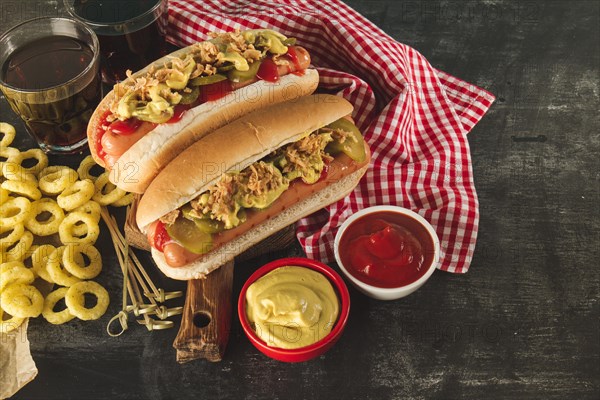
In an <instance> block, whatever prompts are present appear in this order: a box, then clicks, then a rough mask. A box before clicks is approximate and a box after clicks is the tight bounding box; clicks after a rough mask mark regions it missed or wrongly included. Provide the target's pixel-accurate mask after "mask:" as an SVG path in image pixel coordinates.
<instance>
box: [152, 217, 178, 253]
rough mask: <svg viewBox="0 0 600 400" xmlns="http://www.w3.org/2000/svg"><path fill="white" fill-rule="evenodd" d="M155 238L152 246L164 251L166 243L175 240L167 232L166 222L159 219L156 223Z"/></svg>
mask: <svg viewBox="0 0 600 400" xmlns="http://www.w3.org/2000/svg"><path fill="white" fill-rule="evenodd" d="M153 239H154V240H153V241H154V243H153V244H152V247H154V248H155V249H157V250H159V251H164V249H165V245H166V244H167V243H171V242H172V241H173V239H171V237H170V236H169V233H168V232H167V228H165V224H163V223H162V222H161V221H158V222H157V224H156V228H155V230H154V237H153Z"/></svg>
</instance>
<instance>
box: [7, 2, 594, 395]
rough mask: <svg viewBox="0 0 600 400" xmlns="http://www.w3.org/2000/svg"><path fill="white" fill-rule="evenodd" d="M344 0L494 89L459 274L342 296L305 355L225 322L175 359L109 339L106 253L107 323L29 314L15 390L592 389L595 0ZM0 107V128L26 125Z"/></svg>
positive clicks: (13, 8) (41, 5) (480, 135)
mask: <svg viewBox="0 0 600 400" xmlns="http://www.w3.org/2000/svg"><path fill="white" fill-rule="evenodd" d="M56 3H57V2H56V1H6V0H3V1H2V3H0V26H1V27H2V28H0V29H2V30H5V29H7V28H8V26H10V25H12V24H14V23H16V22H17V21H20V20H24V19H27V18H30V17H35V16H38V15H56V14H62V10H61V8H62V5H59V6H56ZM60 3H61V4H62V2H60ZM348 3H349V4H351V5H352V6H353V7H355V8H356V9H357V10H358V11H359V12H361V13H362V14H364V15H365V16H367V17H368V18H369V19H370V20H372V21H373V22H375V23H376V24H377V25H379V26H380V27H382V28H383V29H384V30H385V31H386V32H388V33H389V34H391V35H392V36H393V37H394V38H396V39H397V40H399V41H401V42H404V43H406V44H408V45H411V46H413V47H414V48H416V49H417V50H419V51H420V52H421V53H423V54H424V55H425V56H426V57H427V58H428V59H429V61H430V62H431V63H432V64H433V65H434V66H436V67H438V68H440V69H442V70H444V71H447V72H449V73H451V74H454V75H456V76H458V77H461V78H463V79H465V80H467V81H470V82H472V83H474V84H476V85H480V86H482V87H484V88H486V89H488V90H490V91H491V92H493V93H494V94H495V95H496V96H497V101H496V103H495V104H494V105H493V107H492V108H491V110H490V112H489V113H488V115H487V116H486V117H485V118H484V119H483V120H482V121H481V122H480V123H479V124H478V125H477V126H476V127H475V129H474V130H473V131H472V132H471V133H470V134H469V141H470V146H471V152H472V156H473V169H474V173H475V182H476V186H477V190H478V194H479V201H480V211H481V222H480V230H479V239H478V244H477V248H476V251H475V257H474V260H473V264H472V266H471V270H470V271H469V272H468V273H467V274H466V275H462V276H458V275H451V274H448V273H443V272H436V273H435V274H434V275H433V277H432V278H431V280H430V281H429V282H428V284H427V285H426V286H425V287H423V288H422V289H421V290H419V291H418V292H416V293H415V294H413V295H411V296H409V297H407V298H405V299H403V300H399V301H393V302H380V301H375V300H371V299H369V298H366V297H364V296H362V295H360V294H359V293H357V292H356V291H354V290H351V296H352V312H351V316H350V320H349V323H348V326H347V329H346V331H345V333H344V335H343V337H342V338H341V340H340V341H339V342H338V344H337V345H336V346H335V347H334V348H333V349H332V350H331V351H330V352H328V353H327V354H326V355H325V356H323V357H321V358H318V359H316V360H313V361H310V362H307V363H302V364H283V363H279V362H276V361H273V360H270V359H267V358H266V357H264V356H263V355H262V354H260V353H259V352H258V351H257V350H255V349H254V348H253V347H252V345H251V344H250V342H249V341H248V340H247V339H246V337H245V336H244V334H243V332H242V331H241V328H240V325H239V322H238V320H237V318H234V321H233V324H232V332H231V337H230V342H229V347H228V349H227V353H226V355H225V359H224V360H223V361H222V362H220V363H209V362H205V361H195V362H192V363H189V364H185V365H178V364H177V363H176V362H175V352H174V349H173V348H172V347H171V344H172V342H173V339H174V337H175V334H176V332H177V330H176V329H172V330H168V331H157V332H152V333H150V332H147V331H146V330H145V329H144V328H143V327H141V326H136V325H132V327H131V329H130V330H129V331H128V332H127V333H126V334H124V335H123V336H121V337H120V338H116V339H115V338H111V337H109V336H107V335H106V333H105V331H104V329H105V325H106V323H107V321H108V319H109V318H110V316H112V315H114V314H115V313H116V312H117V311H118V309H119V301H120V300H119V299H120V287H121V281H120V274H119V273H118V271H117V263H116V259H115V258H114V257H113V256H111V254H112V251H111V248H110V246H109V245H108V244H106V245H105V246H104V247H103V248H102V251H103V252H104V254H105V255H104V256H105V264H106V268H105V271H106V272H103V275H102V278H101V279H100V281H101V282H102V283H103V284H105V285H106V286H107V287H108V288H109V290H110V292H111V296H112V299H113V302H112V304H111V307H110V309H109V311H108V313H107V314H106V316H105V317H104V318H102V319H101V320H99V321H96V322H88V323H80V322H71V323H69V324H66V325H63V326H57V327H55V326H51V325H50V324H48V323H46V322H45V321H44V320H43V319H41V318H40V319H37V320H34V321H32V322H31V325H30V329H29V338H30V341H31V348H32V353H33V357H34V359H35V361H36V363H37V366H38V368H39V376H38V377H37V378H36V379H35V381H33V382H32V383H30V384H29V385H27V386H26V387H25V388H24V389H23V390H21V391H20V392H19V393H18V394H17V395H16V396H15V398H19V399H183V398H209V399H212V398H232V399H238V398H248V399H262V398H275V399H277V398H286V399H288V398H289V399H292V398H298V399H300V398H304V399H306V398H310V399H317V398H323V399H352V398H356V399H388V398H434V399H458V398H468V399H478V398H489V399H505V398H524V399H542V398H543V399H565V398H571V399H598V398H599V397H600V378H599V377H600V360H599V352H600V349H599V347H600V338H599V324H598V321H599V305H598V297H599V295H598V291H599V273H598V271H599V270H598V260H599V259H600V254H599V253H600V252H599V247H600V240H599V232H600V208H599V207H600V199H599V194H600V185H599V172H600V168H599V167H600V165H599V161H598V160H599V154H600V136H599V132H600V124H599V116H598V110H599V109H600V107H599V106H600V104H599V91H600V84H599V73H600V69H599V57H600V51H599V43H600V41H599V37H600V36H599V31H598V27H599V26H600V20H599V14H600V8H599V3H598V2H596V1H592V0H590V1H586V0H580V1H554V0H551V1H514V2H513V1H501V0H497V1H482V2H478V1H468V2H462V1H461V2H459V1H450V2H446V1H443V2H441V1H433V2H426V1H392V0H381V1H376V0H374V1H348ZM0 104H1V110H0V120H3V121H9V122H13V123H16V126H17V128H18V130H19V131H20V132H21V133H23V132H24V128H23V125H22V124H20V123H19V122H18V121H17V120H16V118H15V117H14V115H13V114H12V112H11V111H10V110H9V109H8V107H7V105H6V102H5V101H4V100H3V99H2V102H1V103H0ZM23 140H25V139H23ZM106 240H107V238H106ZM101 241H102V239H101ZM105 242H106V241H105ZM101 247H102V246H101ZM300 253H301V250H300V248H299V247H295V248H292V249H289V250H286V251H283V252H279V253H275V254H270V255H268V256H265V257H262V258H260V259H257V260H253V261H252V262H249V263H246V264H244V265H237V266H236V269H235V285H234V295H237V293H239V290H240V288H241V285H242V282H244V280H245V279H246V278H247V277H248V276H249V275H250V273H251V272H252V271H253V270H254V269H255V268H256V267H257V266H259V265H260V264H262V263H263V262H265V261H267V260H271V259H273V258H276V257H281V256H284V255H290V254H291V255H299V254H300ZM156 279H157V281H159V282H160V284H162V285H163V286H167V287H181V288H183V286H182V285H180V284H179V283H175V282H170V281H167V280H162V279H161V278H160V277H159V276H158V275H157V276H156Z"/></svg>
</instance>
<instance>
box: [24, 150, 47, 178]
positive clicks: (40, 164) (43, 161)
mask: <svg viewBox="0 0 600 400" xmlns="http://www.w3.org/2000/svg"><path fill="white" fill-rule="evenodd" d="M21 158H22V160H21V167H23V162H24V161H25V160H29V159H35V160H36V161H37V163H36V164H35V165H34V166H32V167H23V169H24V170H25V171H27V172H28V173H30V174H34V175H37V174H39V173H40V172H41V171H42V170H43V169H44V168H46V167H47V166H48V156H47V155H46V153H44V152H43V151H42V149H29V150H26V151H22V152H21Z"/></svg>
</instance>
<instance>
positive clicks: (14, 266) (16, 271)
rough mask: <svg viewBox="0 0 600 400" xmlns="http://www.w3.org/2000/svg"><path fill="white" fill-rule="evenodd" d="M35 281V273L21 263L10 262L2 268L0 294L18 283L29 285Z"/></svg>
mask: <svg viewBox="0 0 600 400" xmlns="http://www.w3.org/2000/svg"><path fill="white" fill-rule="evenodd" d="M34 280H35V276H34V274H33V272H31V270H30V269H29V268H27V267H26V266H25V264H23V263H22V262H21V261H9V262H6V263H4V264H2V265H1V266H0V292H2V290H4V288H5V287H7V286H9V285H13V284H16V283H24V284H26V285H29V284H30V283H32V282H33V281H34Z"/></svg>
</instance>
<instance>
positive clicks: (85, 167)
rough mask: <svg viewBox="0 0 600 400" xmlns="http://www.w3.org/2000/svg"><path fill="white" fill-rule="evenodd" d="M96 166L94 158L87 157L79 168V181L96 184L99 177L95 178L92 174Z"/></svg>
mask: <svg viewBox="0 0 600 400" xmlns="http://www.w3.org/2000/svg"><path fill="white" fill-rule="evenodd" d="M96 165H98V164H96V161H94V157H92V156H87V157H86V158H84V159H83V160H81V163H79V167H78V168H77V173H78V174H79V179H89V180H90V181H92V182H96V179H98V177H97V176H94V175H92V174H91V173H90V170H91V169H92V168H94V167H95V166H96Z"/></svg>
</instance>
